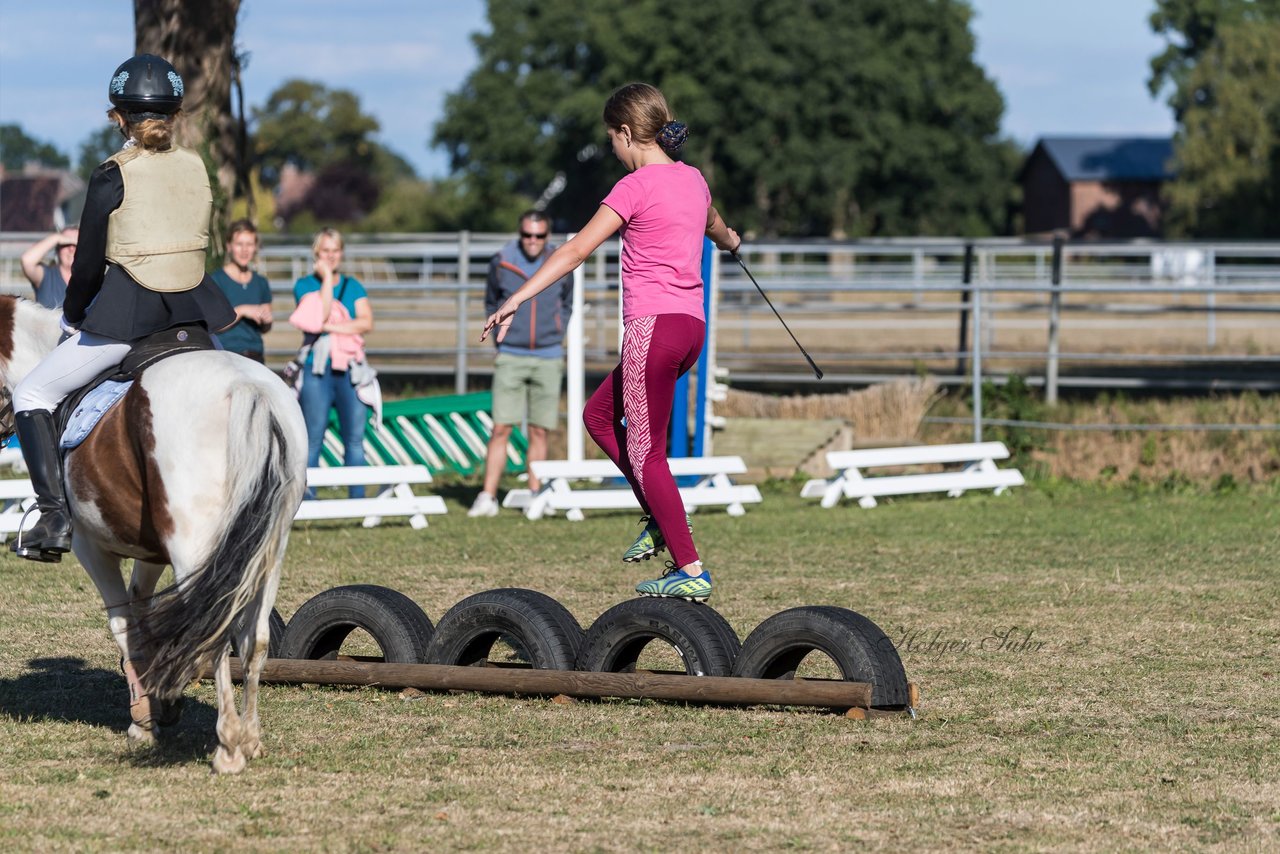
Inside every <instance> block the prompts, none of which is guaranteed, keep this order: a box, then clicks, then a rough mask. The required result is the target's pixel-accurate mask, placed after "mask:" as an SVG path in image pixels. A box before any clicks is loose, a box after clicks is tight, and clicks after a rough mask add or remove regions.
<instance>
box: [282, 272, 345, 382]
mask: <svg viewBox="0 0 1280 854" xmlns="http://www.w3.org/2000/svg"><path fill="white" fill-rule="evenodd" d="M349 320H351V314H350V313H349V312H348V311H347V307H346V306H345V305H343V304H342V303H341V302H339V301H338V300H334V301H333V303H332V304H331V305H330V306H329V318H328V320H327V321H326V320H324V319H322V318H321V317H320V292H319V291H312V292H311V293H309V294H306V295H305V296H303V298H302V299H301V300H300V301H299V302H298V307H297V308H295V309H294V310H293V314H291V315H289V324H290V325H291V326H293V327H294V328H295V329H298V330H299V331H302V332H310V333H312V334H316V335H318V334H320V332H321V330H322V329H323V328H324V324H325V323H326V322H328V323H346V322H347V321H349ZM363 359H364V336H362V335H352V334H349V333H346V332H330V333H329V360H330V362H331V364H332V365H333V369H334V370H335V371H345V370H346V369H347V365H348V364H350V363H351V362H352V361H356V362H359V361H361V360H363Z"/></svg>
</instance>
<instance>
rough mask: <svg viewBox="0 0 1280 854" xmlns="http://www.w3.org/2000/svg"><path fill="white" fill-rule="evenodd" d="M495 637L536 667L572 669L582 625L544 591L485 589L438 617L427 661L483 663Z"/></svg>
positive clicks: (579, 645) (507, 588)
mask: <svg viewBox="0 0 1280 854" xmlns="http://www.w3.org/2000/svg"><path fill="white" fill-rule="evenodd" d="M499 640H503V641H506V642H507V643H509V644H510V645H511V646H512V647H513V648H514V649H515V650H516V651H517V652H518V653H519V654H520V655H521V657H523V658H524V659H525V660H526V661H528V662H529V664H530V665H532V666H533V667H535V668H537V669H538V670H572V669H573V667H574V664H575V663H576V662H577V659H578V651H579V650H580V649H581V647H582V626H580V625H578V621H577V620H576V619H574V617H573V614H570V613H569V611H568V610H567V609H566V608H565V607H564V606H563V605H561V604H560V603H559V602H557V601H556V600H555V599H552V598H551V597H550V596H548V595H546V594H545V593H539V592H538V591H536V590H522V589H520V588H517V587H505V588H502V589H500V590H486V591H484V592H482V593H477V594H475V595H474V596H468V597H467V598H466V599H463V600H462V601H461V602H459V603H458V604H457V605H454V606H453V607H452V608H450V609H449V610H448V611H447V612H446V613H445V615H444V616H443V617H441V618H440V622H438V623H437V624H436V631H435V636H434V637H433V638H432V639H431V645H430V646H429V647H428V648H427V661H428V662H430V663H432V664H453V665H462V666H464V667H469V666H471V665H475V664H483V663H484V662H486V661H488V659H489V653H490V652H491V651H492V649H493V645H494V644H495V643H496V642H498V641H499Z"/></svg>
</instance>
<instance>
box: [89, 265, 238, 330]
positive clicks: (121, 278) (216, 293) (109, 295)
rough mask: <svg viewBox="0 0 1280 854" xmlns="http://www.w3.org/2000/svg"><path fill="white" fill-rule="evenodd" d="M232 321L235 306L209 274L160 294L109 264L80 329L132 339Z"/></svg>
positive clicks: (220, 326)
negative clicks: (187, 287)
mask: <svg viewBox="0 0 1280 854" xmlns="http://www.w3.org/2000/svg"><path fill="white" fill-rule="evenodd" d="M235 321H236V311H235V309H234V308H232V307H231V303H229V302H228V301H227V298H226V297H225V296H224V295H223V293H222V291H221V290H220V289H219V288H218V286H217V285H216V284H214V282H213V280H212V279H210V278H209V277H208V276H205V277H204V279H202V280H201V282H200V284H198V285H196V286H195V287H194V288H191V289H190V290H186V291H175V292H169V293H161V292H160V291H152V290H148V289H146V288H144V287H143V286H142V285H140V284H138V283H137V282H136V281H134V280H133V277H132V276H130V275H129V274H128V273H126V272H125V271H124V270H123V269H121V268H120V267H118V266H116V265H115V264H108V265H107V271H106V275H105V276H104V277H103V281H102V290H100V291H99V292H98V295H97V296H96V297H95V298H94V300H93V303H92V304H91V305H90V306H89V310H88V312H87V313H86V314H85V318H84V322H83V323H81V324H80V328H81V329H83V330H85V331H86V332H93V333H96V334H98V335H105V336H106V337H108V338H114V339H115V340H117V341H135V340H137V339H139V338H143V337H145V336H147V335H151V334H153V333H155V332H163V331H164V330H166V329H169V328H171V327H174V326H183V325H187V324H199V325H201V326H204V327H205V328H206V329H208V330H209V331H210V332H217V331H218V330H220V329H225V328H226V327H228V326H230V325H231V324H232V323H235Z"/></svg>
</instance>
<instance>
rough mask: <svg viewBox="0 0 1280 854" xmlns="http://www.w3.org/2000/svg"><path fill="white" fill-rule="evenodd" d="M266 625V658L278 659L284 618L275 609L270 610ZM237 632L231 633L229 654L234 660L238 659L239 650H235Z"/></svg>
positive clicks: (283, 630)
mask: <svg viewBox="0 0 1280 854" xmlns="http://www.w3.org/2000/svg"><path fill="white" fill-rule="evenodd" d="M267 622H268V625H269V626H270V628H271V636H270V640H268V641H267V658H279V657H280V644H281V643H283V642H284V633H285V629H286V628H288V626H287V625H286V624H285V621H284V617H282V616H280V612H279V611H277V610H276V609H275V608H272V609H271V616H270V617H268V618H267ZM238 633H239V631H238V630H237V631H234V632H232V633H231V654H232V655H234V656H235V657H236V658H239V657H240V650H238V649H236V635H237V634H238Z"/></svg>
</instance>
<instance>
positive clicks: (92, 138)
mask: <svg viewBox="0 0 1280 854" xmlns="http://www.w3.org/2000/svg"><path fill="white" fill-rule="evenodd" d="M123 142H124V139H123V138H122V137H121V136H120V131H119V130H118V129H117V128H116V126H115V125H110V124H108V125H103V126H102V127H101V128H99V129H98V130H96V131H94V132H93V133H91V134H89V135H88V136H86V137H85V138H84V140H82V141H81V143H80V160H79V161H78V163H77V165H76V171H77V172H78V173H80V177H81V178H83V179H84V180H86V181H88V180H89V176H90V175H91V174H92V173H93V170H94V169H97V168H98V164H99V163H101V162H102V161H104V160H106V159H107V158H108V157H110V156H111V155H113V154H115V153H116V152H117V151H119V150H120V146H121V144H122V143H123Z"/></svg>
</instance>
